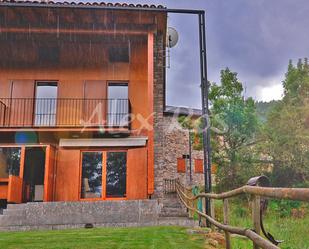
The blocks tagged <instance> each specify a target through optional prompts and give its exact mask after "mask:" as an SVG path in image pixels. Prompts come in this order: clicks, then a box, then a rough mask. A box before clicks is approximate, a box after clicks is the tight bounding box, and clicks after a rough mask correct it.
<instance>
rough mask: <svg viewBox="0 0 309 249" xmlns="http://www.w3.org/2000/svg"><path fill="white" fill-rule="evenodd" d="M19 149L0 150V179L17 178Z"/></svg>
mask: <svg viewBox="0 0 309 249" xmlns="http://www.w3.org/2000/svg"><path fill="white" fill-rule="evenodd" d="M20 154H21V149H20V148H0V178H8V177H9V175H14V176H19V169H20Z"/></svg>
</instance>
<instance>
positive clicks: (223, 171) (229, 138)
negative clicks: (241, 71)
mask: <svg viewBox="0 0 309 249" xmlns="http://www.w3.org/2000/svg"><path fill="white" fill-rule="evenodd" d="M242 92H243V87H242V83H241V82H240V81H239V80H238V78H237V73H234V72H231V71H230V70H229V69H228V68H227V69H225V70H222V71H221V85H217V84H215V83H214V84H212V85H211V88H210V93H209V100H210V101H211V126H212V134H211V138H212V152H213V153H212V158H213V162H214V163H216V164H217V165H218V173H217V180H218V182H217V184H218V189H219V190H221V191H222V190H227V189H232V188H235V187H238V186H240V185H242V184H244V183H245V182H246V181H247V180H248V179H249V178H250V177H252V176H254V175H256V174H258V173H259V172H260V169H259V168H258V167H256V165H255V164H254V162H255V161H256V156H257V155H256V153H255V151H254V148H253V147H252V146H251V145H252V144H254V143H255V139H256V132H257V131H258V130H259V123H258V118H257V114H256V107H255V103H254V101H253V99H252V98H248V99H245V98H244V97H243V96H242Z"/></svg>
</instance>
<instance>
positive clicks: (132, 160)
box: [127, 148, 147, 200]
mask: <svg viewBox="0 0 309 249" xmlns="http://www.w3.org/2000/svg"><path fill="white" fill-rule="evenodd" d="M146 198H147V149H146V148H138V149H129V150H128V156H127V199H130V200H134V199H146Z"/></svg>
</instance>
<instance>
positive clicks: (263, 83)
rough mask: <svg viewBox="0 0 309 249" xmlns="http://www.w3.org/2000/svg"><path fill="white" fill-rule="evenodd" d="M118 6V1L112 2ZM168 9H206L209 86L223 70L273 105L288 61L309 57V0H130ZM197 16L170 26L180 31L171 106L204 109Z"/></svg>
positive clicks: (183, 17) (175, 18)
mask: <svg viewBox="0 0 309 249" xmlns="http://www.w3.org/2000/svg"><path fill="white" fill-rule="evenodd" d="M110 2H117V1H110ZM127 2H132V3H154V4H162V5H164V6H166V7H168V8H192V9H204V10H206V13H207V53H208V54H207V59H208V71H209V80H210V81H212V82H213V81H215V82H218V81H219V79H220V78H219V76H220V70H221V69H223V68H225V67H229V68H230V69H231V70H233V71H236V72H238V76H239V79H240V80H241V81H242V82H243V83H244V85H245V89H246V92H245V95H246V96H252V97H254V98H255V99H257V100H264V101H270V100H272V99H279V98H280V97H281V95H282V86H281V83H282V80H283V77H284V73H285V71H286V69H287V64H288V61H289V59H293V60H294V61H297V59H298V58H304V57H308V54H309V33H308V29H309V14H308V13H309V1H308V0H150V1H149V0H140V1H135V0H127ZM197 25H198V22H197V17H194V16H187V15H176V14H172V15H170V16H169V26H173V27H175V28H176V29H177V30H178V32H179V36H180V39H179V43H178V44H177V46H176V47H175V48H172V49H171V65H170V66H171V67H170V69H167V71H168V81H167V103H168V104H170V105H180V106H191V107H200V90H199V51H198V26H197Z"/></svg>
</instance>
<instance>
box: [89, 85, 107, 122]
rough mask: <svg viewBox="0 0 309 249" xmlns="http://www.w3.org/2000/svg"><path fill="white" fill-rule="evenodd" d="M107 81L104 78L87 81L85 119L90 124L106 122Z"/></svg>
mask: <svg viewBox="0 0 309 249" xmlns="http://www.w3.org/2000/svg"><path fill="white" fill-rule="evenodd" d="M106 102H107V101H106V82H105V81H102V80H87V81H85V104H84V120H85V121H86V122H87V124H88V125H90V126H91V125H104V124H105V123H106V108H107V104H106Z"/></svg>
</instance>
